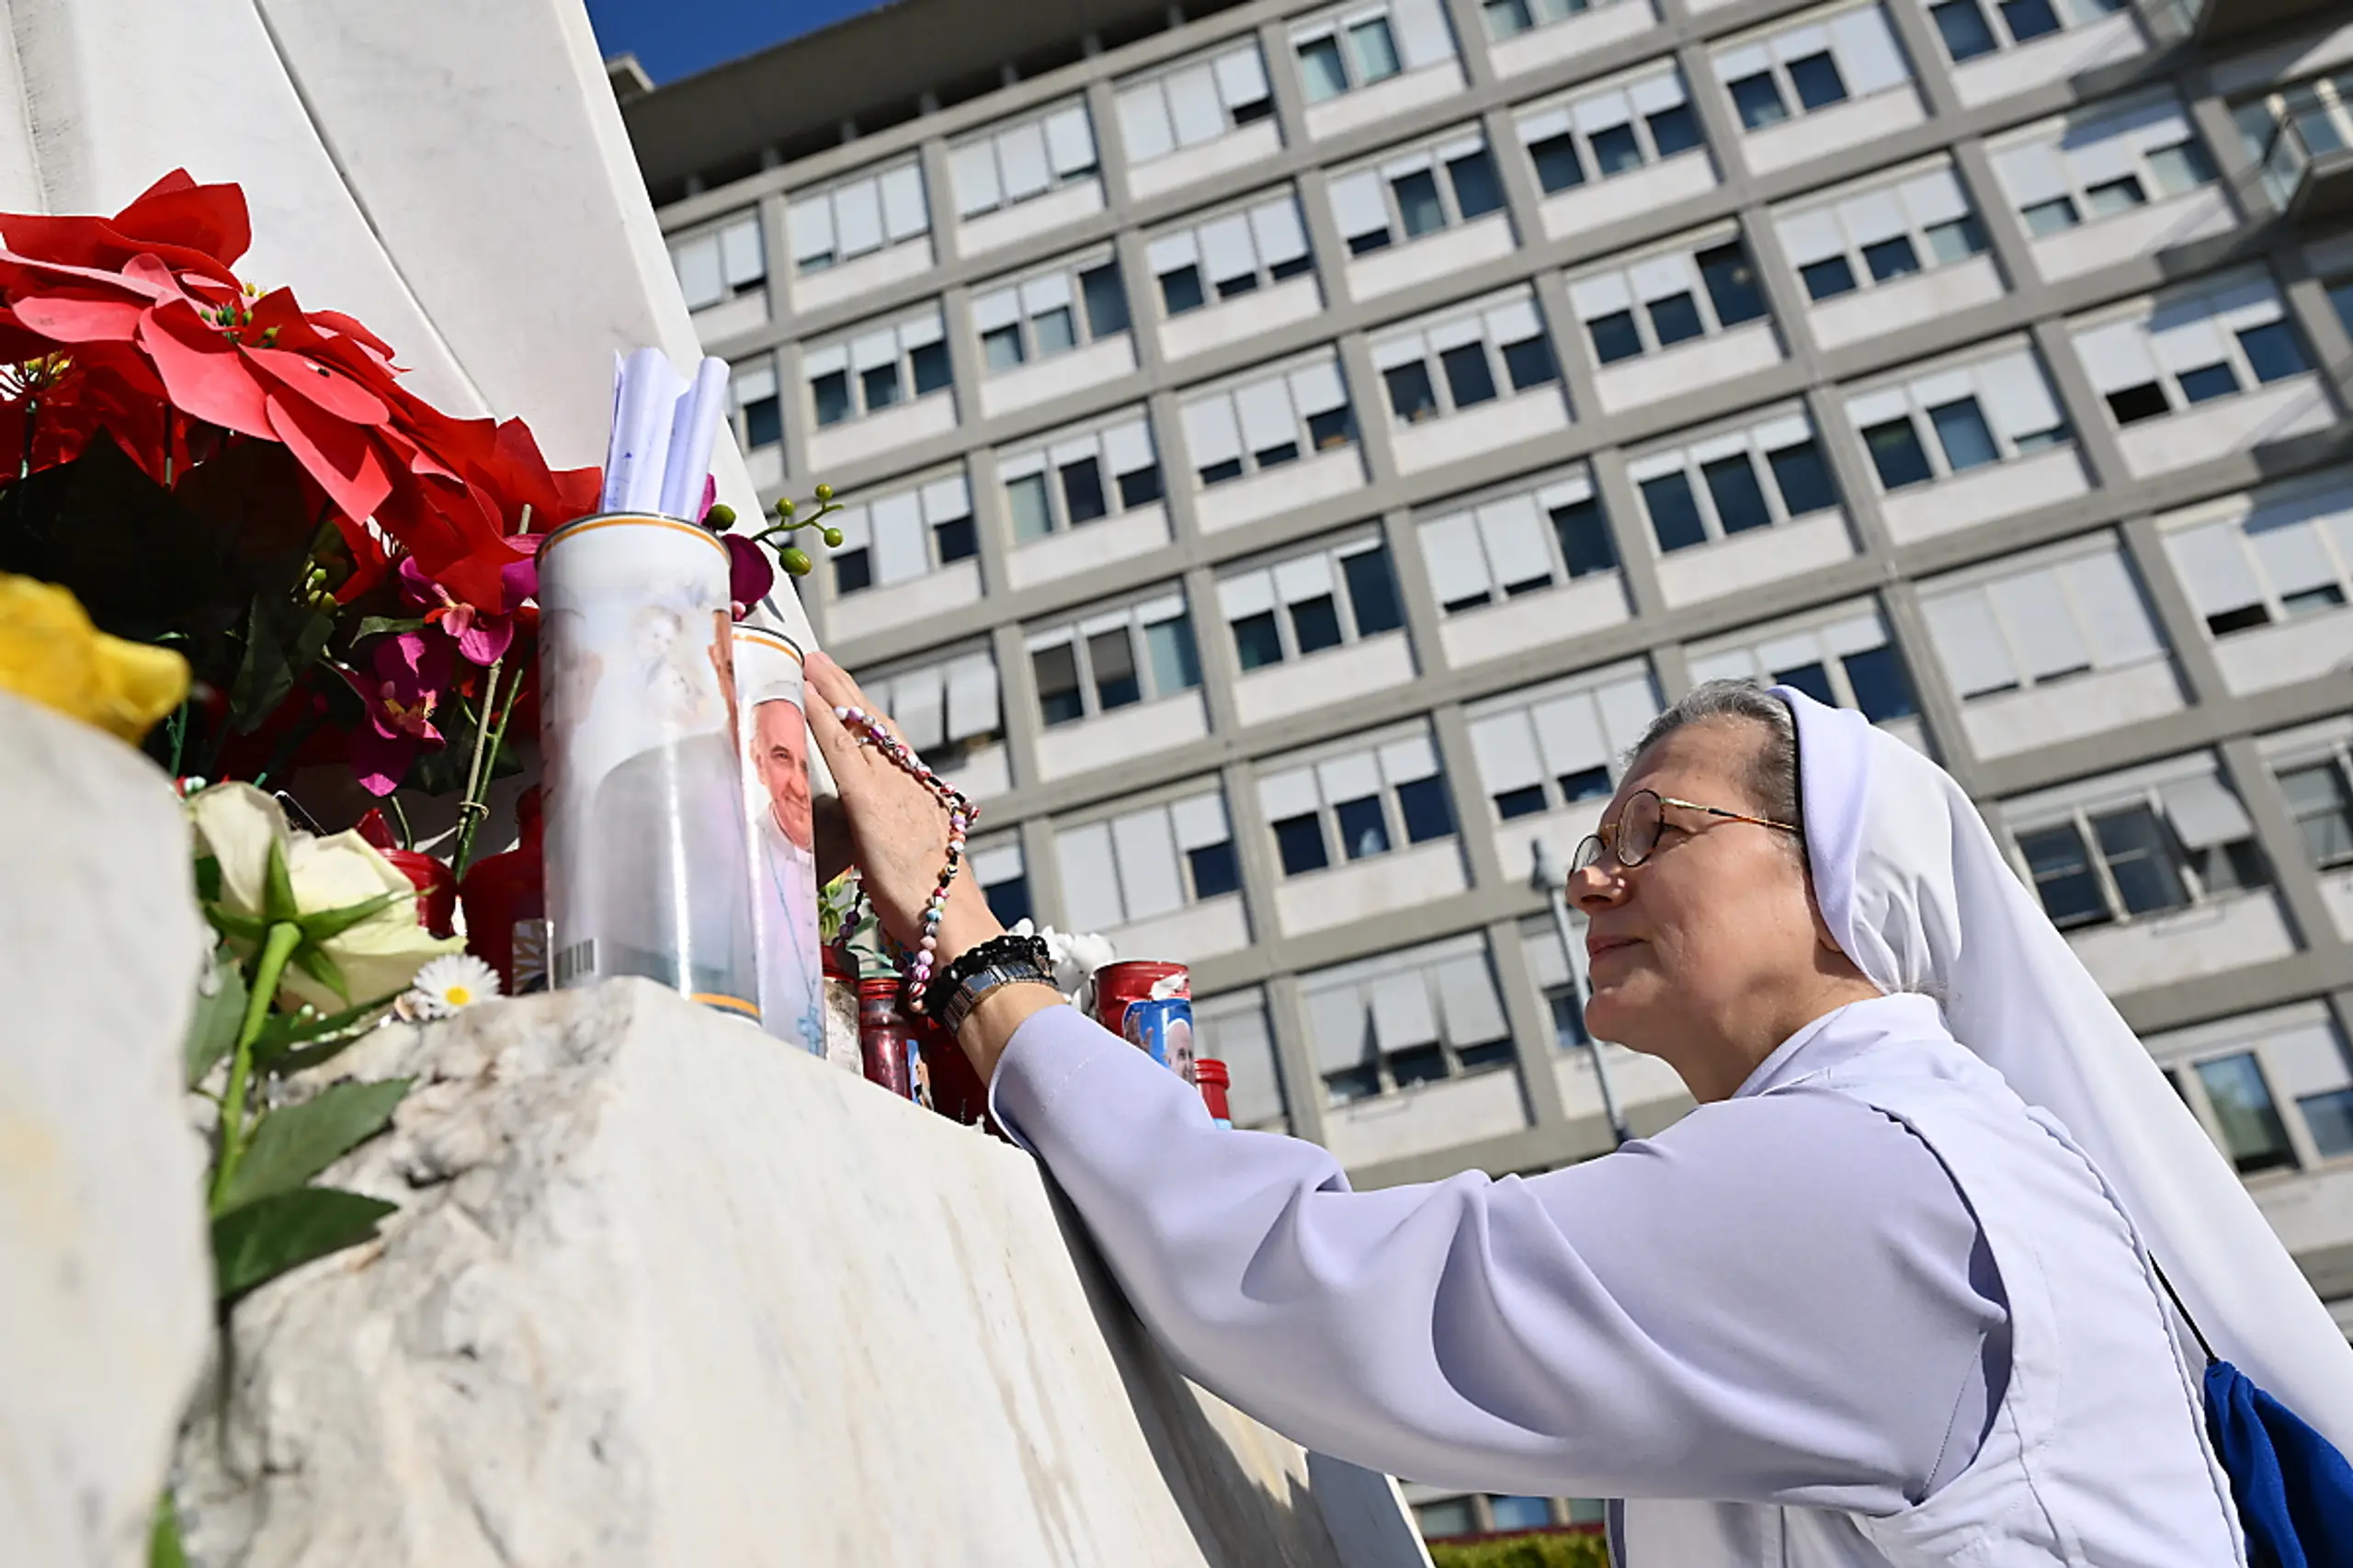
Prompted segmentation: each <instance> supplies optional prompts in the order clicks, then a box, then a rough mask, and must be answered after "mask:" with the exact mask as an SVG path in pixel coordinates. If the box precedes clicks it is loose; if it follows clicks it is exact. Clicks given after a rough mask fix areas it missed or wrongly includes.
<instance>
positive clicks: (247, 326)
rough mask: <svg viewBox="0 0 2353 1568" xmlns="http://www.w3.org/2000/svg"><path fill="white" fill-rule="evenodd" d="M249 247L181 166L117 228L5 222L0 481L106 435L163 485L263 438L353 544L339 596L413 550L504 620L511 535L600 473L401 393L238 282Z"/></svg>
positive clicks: (0, 264)
mask: <svg viewBox="0 0 2353 1568" xmlns="http://www.w3.org/2000/svg"><path fill="white" fill-rule="evenodd" d="M251 238H252V231H251V227H250V224H249V222H248V219H247V215H246V209H245V200H244V192H243V191H241V190H240V189H239V188H238V187H235V186H233V185H199V184H197V182H196V181H195V180H194V179H192V178H190V177H189V176H188V174H187V172H186V171H185V170H175V171H174V172H173V173H171V174H169V175H166V176H165V177H164V178H162V179H160V180H158V181H157V182H156V183H155V184H154V185H153V187H150V188H149V189H148V190H147V191H146V192H145V193H144V194H142V196H140V197H139V199H137V200H135V201H133V202H131V205H130V206H128V207H126V208H124V209H123V210H121V211H119V212H118V213H116V214H115V215H114V216H113V217H111V218H96V217H49V216H43V215H40V214H30V213H8V214H0V360H5V361H9V362H12V363H13V364H14V365H15V367H16V369H14V371H13V372H12V373H11V374H9V375H7V376H0V472H11V471H12V470H13V471H16V472H23V471H25V470H27V469H32V470H38V469H42V468H47V467H50V466H51V465H53V464H56V463H62V462H70V461H72V460H74V458H75V457H77V456H79V455H80V453H81V451H82V450H83V449H84V448H85V446H86V445H87V444H88V442H89V441H90V440H91V438H92V437H95V436H96V435H97V432H99V431H101V430H104V431H106V432H107V433H108V434H109V435H110V436H111V437H113V439H114V441H115V443H116V444H117V445H118V446H119V447H120V448H121V449H122V450H123V451H124V452H125V453H126V454H128V455H129V456H130V457H131V459H132V460H133V461H135V462H137V463H138V464H139V465H140V466H141V467H142V469H144V470H145V471H146V472H148V474H149V475H150V476H151V477H153V478H154V479H155V480H156V481H157V482H158V483H165V484H168V483H171V480H172V476H173V475H174V474H175V473H176V472H185V471H186V468H187V467H188V464H190V463H191V462H193V461H198V460H202V459H203V458H204V457H205V456H206V455H208V454H209V453H210V452H212V451H215V450H217V449H218V448H219V446H220V444H221V443H222V442H223V441H225V440H232V439H235V438H238V437H244V438H246V439H252V440H262V441H271V442H275V443H278V444H279V445H282V446H283V447H284V448H285V449H287V451H288V452H290V454H292V455H293V457H294V458H295V459H296V460H297V461H299V462H300V464H301V469H302V472H303V473H304V475H305V476H306V478H307V480H308V482H309V483H311V484H312V485H313V486H315V488H316V491H317V496H316V499H317V500H318V501H319V502H320V503H322V504H323V506H324V510H325V511H326V512H327V514H328V515H329V516H330V517H333V519H334V520H335V524H336V526H337V527H338V528H339V529H340V531H341V532H342V534H343V536H344V539H345V540H346V542H347V545H348V546H349V548H350V551H351V555H352V557H353V560H354V562H356V564H357V567H358V570H357V571H356V572H355V573H354V574H352V576H351V577H350V578H349V579H348V580H347V581H346V582H345V583H344V584H342V585H341V587H340V589H339V593H340V596H341V597H344V598H345V599H346V600H347V601H348V600H349V599H350V598H353V597H358V595H359V594H362V593H365V592H366V591H368V589H369V588H370V587H372V586H374V585H375V584H376V583H377V582H379V581H381V578H382V576H383V574H384V573H385V572H386V571H387V570H388V569H389V568H390V567H391V566H392V562H393V559H394V557H395V556H396V555H399V554H405V555H407V556H409V557H411V558H413V559H414V561H415V565H416V569H417V570H418V571H420V572H421V573H422V574H424V576H425V578H426V580H427V581H428V582H430V583H432V584H435V585H438V586H439V587H440V588H442V589H445V590H446V591H447V595H448V597H449V602H451V603H455V604H462V605H466V606H471V607H474V608H476V609H477V610H480V611H482V612H483V613H486V614H490V615H502V614H506V613H508V612H510V611H511V610H512V609H513V608H515V606H514V605H513V604H511V603H510V602H509V597H508V589H507V586H506V568H507V567H508V566H509V565H510V564H511V563H512V562H514V560H515V556H516V552H515V550H514V548H513V547H512V546H511V545H510V544H508V543H507V542H506V536H508V535H511V534H515V533H519V532H522V531H524V530H525V529H526V528H529V529H531V530H534V531H543V530H545V529H547V528H553V527H555V526H556V525H557V524H559V523H563V522H565V521H568V520H569V519H571V518H572V517H577V516H579V515H581V514H582V513H584V512H585V511H587V510H588V509H590V508H591V507H592V506H594V505H595V502H596V493H597V471H596V470H594V469H574V470H570V471H566V472H554V471H551V470H550V469H549V467H548V465H547V461H546V460H545V459H544V458H543V457H542V456H541V455H540V450H539V447H538V444H537V443H536V442H535V441H533V440H532V438H531V435H530V432H529V430H528V429H526V428H525V427H524V426H523V424H522V422H521V421H519V420H508V421H506V422H505V423H503V424H502V423H498V422H495V421H493V420H489V419H460V418H455V417H453V416H451V415H448V414H445V413H443V412H441V411H440V410H438V409H437V408H435V407H433V406H432V405H431V404H430V403H426V401H425V400H424V399H422V398H420V397H417V396H415V394H414V393H412V392H409V391H407V390H406V389H405V388H404V387H403V386H402V385H401V384H400V381H399V376H400V370H399V368H398V367H397V366H395V365H394V364H393V362H392V350H391V348H390V347H387V346H386V345H385V344H384V342H383V341H382V340H381V339H380V338H378V337H377V336H376V335H374V334H372V333H370V332H369V331H368V329H367V328H365V327H363V326H361V325H360V324H358V322H356V321H353V320H352V319H351V318H350V317H348V316H346V315H343V314H341V313H340V312H335V311H305V310H303V309H302V307H301V305H300V304H299V303H298V302H297V301H296V300H295V298H294V294H293V291H292V290H288V289H278V290H271V291H269V292H267V293H264V292H261V291H259V290H256V289H254V288H253V287H252V286H250V285H246V284H244V283H241V282H240V281H239V279H238V278H237V277H236V275H235V273H234V272H233V270H232V268H233V267H234V265H235V263H236V261H237V259H238V258H239V257H240V256H243V255H244V252H245V249H246V246H247V245H248V244H249V243H250V242H251Z"/></svg>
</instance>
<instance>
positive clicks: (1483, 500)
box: [1414, 463, 1625, 619]
mask: <svg viewBox="0 0 2353 1568" xmlns="http://www.w3.org/2000/svg"><path fill="white" fill-rule="evenodd" d="M1523 500H1525V501H1527V502H1529V504H1530V505H1532V506H1534V507H1535V509H1536V513H1537V516H1538V517H1539V519H1540V521H1539V523H1538V533H1539V534H1540V537H1541V538H1542V540H1543V544H1544V551H1545V559H1546V561H1547V562H1548V563H1549V565H1550V567H1551V570H1552V575H1551V577H1550V578H1549V579H1548V580H1547V581H1546V582H1545V583H1544V584H1543V585H1540V586H1538V585H1535V579H1533V578H1518V579H1515V580H1514V581H1512V582H1509V583H1506V582H1504V581H1503V580H1502V577H1501V574H1499V573H1498V572H1497V571H1496V569H1495V549H1494V547H1493V546H1492V545H1491V543H1490V541H1489V540H1488V537H1487V535H1488V530H1489V529H1490V528H1493V529H1496V530H1500V529H1502V528H1506V527H1508V526H1509V522H1508V519H1506V518H1501V517H1497V518H1495V519H1494V520H1489V519H1486V518H1483V517H1481V514H1482V513H1493V512H1497V511H1499V510H1501V509H1503V508H1516V506H1517V505H1518V503H1519V502H1521V501H1523ZM1578 506H1591V507H1592V508H1593V510H1594V512H1595V514H1596V515H1597V517H1598V518H1599V521H1600V525H1601V537H1602V540H1603V542H1605V543H1606V544H1607V545H1608V547H1609V562H1608V564H1607V565H1600V566H1587V567H1586V568H1585V569H1583V570H1578V569H1577V568H1575V567H1574V566H1572V565H1571V564H1570V562H1569V559H1568V551H1567V549H1566V547H1565V546H1563V543H1562V542H1561V528H1562V526H1563V525H1562V523H1561V517H1560V515H1561V514H1562V513H1563V512H1565V511H1568V510H1570V509H1572V508H1574V507H1578ZM1441 530H1446V531H1448V532H1451V533H1454V534H1456V535H1458V536H1463V537H1460V538H1459V539H1458V540H1453V541H1449V540H1446V539H1443V538H1440V537H1438V536H1439V534H1440V531H1441ZM1414 537H1415V543H1416V544H1417V545H1418V546H1419V547H1420V548H1421V551H1422V565H1423V570H1424V572H1425V573H1426V574H1427V575H1428V576H1429V578H1430V585H1431V588H1432V590H1433V592H1434V593H1435V592H1436V591H1438V587H1439V585H1440V582H1441V579H1442V578H1444V576H1445V575H1446V574H1445V573H1444V572H1443V571H1442V570H1440V569H1438V567H1436V566H1435V565H1434V564H1433V562H1434V561H1435V560H1436V559H1437V558H1438V556H1439V555H1441V554H1442V553H1446V552H1449V551H1463V550H1466V549H1467V550H1469V551H1472V552H1473V553H1475V555H1476V557H1477V559H1478V561H1479V562H1480V565H1481V568H1482V574H1483V577H1484V578H1485V581H1486V588H1485V591H1484V593H1483V595H1482V597H1479V598H1478V599H1476V600H1473V599H1472V598H1471V597H1470V596H1469V595H1467V594H1464V595H1457V596H1456V597H1453V598H1444V597H1441V598H1439V600H1438V616H1439V619H1446V618H1448V617H1449V616H1456V615H1474V614H1476V613H1477V612H1478V611H1480V610H1482V609H1486V608H1493V607H1494V606H1496V605H1499V604H1509V603H1510V602H1512V601H1513V600H1515V599H1520V598H1528V597H1534V596H1536V595H1539V594H1543V593H1549V592H1551V591H1552V590H1553V589H1555V588H1561V587H1565V586H1567V585H1570V584H1572V583H1575V582H1579V581H1582V580H1584V579H1586V578H1589V577H1602V576H1622V575H1623V574H1624V571H1625V562H1623V560H1621V559H1620V552H1619V550H1618V536H1617V530H1616V529H1615V528H1612V527H1611V526H1610V521H1609V508H1608V504H1607V503H1606V502H1604V501H1603V499H1602V496H1601V492H1600V490H1599V488H1598V487H1597V486H1596V485H1595V483H1593V476H1592V473H1591V472H1590V471H1589V470H1588V469H1587V468H1586V465H1585V464H1583V463H1578V464H1576V465H1574V467H1572V468H1570V469H1568V470H1564V471H1563V472H1558V473H1554V474H1552V475H1549V476H1547V477H1546V478H1544V479H1543V480H1541V481H1540V483H1536V484H1533V485H1529V484H1525V483H1522V484H1517V485H1514V486H1512V487H1510V488H1508V489H1506V490H1504V491H1502V492H1500V493H1497V494H1485V495H1482V496H1479V497H1477V498H1475V499H1472V500H1471V501H1468V502H1466V503H1460V504H1452V505H1449V506H1446V507H1445V509H1444V510H1442V511H1438V512H1436V513H1435V514H1434V515H1432V516H1427V517H1415V519H1414Z"/></svg>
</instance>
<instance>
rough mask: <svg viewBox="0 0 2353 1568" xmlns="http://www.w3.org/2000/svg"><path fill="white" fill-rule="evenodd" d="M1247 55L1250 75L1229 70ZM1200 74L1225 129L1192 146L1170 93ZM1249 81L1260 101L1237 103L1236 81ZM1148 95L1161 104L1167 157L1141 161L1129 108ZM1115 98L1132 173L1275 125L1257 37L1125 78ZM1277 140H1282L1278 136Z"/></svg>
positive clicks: (1148, 157)
mask: <svg viewBox="0 0 2353 1568" xmlns="http://www.w3.org/2000/svg"><path fill="white" fill-rule="evenodd" d="M1244 55H1247V56H1249V57H1250V61H1251V67H1250V69H1249V70H1248V71H1242V70H1238V69H1230V68H1229V66H1228V62H1231V61H1233V60H1235V59H1237V58H1239V57H1241V56H1244ZM1197 71H1206V72H1207V73H1208V74H1209V79H1210V91H1211V94H1212V95H1214V97H1216V99H1217V104H1218V109H1219V112H1220V113H1221V114H1222V116H1223V117H1224V119H1225V128H1224V129H1223V130H1222V131H1219V132H1218V133H1217V134H1216V135H1214V136H1203V137H1197V138H1195V139H1194V140H1192V141H1190V142H1188V141H1187V140H1185V138H1184V135H1183V133H1182V132H1181V131H1180V130H1179V129H1178V127H1177V123H1176V105H1175V103H1174V101H1173V100H1172V98H1171V97H1170V93H1169V87H1170V84H1171V83H1172V82H1173V81H1175V79H1176V78H1177V77H1179V76H1184V75H1187V74H1191V73H1193V72H1197ZM1250 75H1255V76H1256V80H1257V84H1258V85H1257V96H1256V97H1240V98H1239V99H1238V101H1237V99H1236V97H1234V95H1235V94H1236V92H1237V89H1236V88H1235V87H1234V85H1233V80H1234V79H1235V78H1237V77H1246V76H1250ZM1145 93H1150V94H1151V95H1153V97H1154V98H1156V99H1157V100H1158V104H1159V116H1160V120H1161V123H1163V124H1165V126H1166V127H1167V128H1168V147H1167V150H1166V151H1165V152H1160V153H1148V154H1145V155H1143V156H1141V157H1140V156H1138V155H1137V153H1136V144H1137V141H1138V138H1137V137H1136V136H1135V134H1134V133H1133V131H1132V129H1131V124H1130V113H1131V111H1130V109H1129V102H1130V100H1131V98H1138V97H1140V95H1142V94H1145ZM1111 97H1112V104H1113V108H1112V114H1113V117H1114V118H1115V119H1117V120H1118V121H1119V123H1120V151H1121V153H1122V155H1123V156H1124V157H1125V158H1126V159H1127V164H1128V166H1129V167H1130V168H1142V167H1143V166H1144V165H1148V164H1156V163H1158V162H1160V160H1162V159H1163V158H1172V157H1175V156H1176V154H1177V153H1184V152H1189V151H1191V150H1192V149H1194V148H1196V147H1206V146H1208V145H1210V144H1211V142H1221V141H1223V140H1224V139H1225V138H1226V137H1228V136H1232V135H1234V134H1235V133H1237V132H1239V131H1245V130H1247V129H1248V128H1249V127H1251V126H1253V125H1258V124H1262V123H1275V94H1274V83H1273V82H1272V80H1271V79H1270V78H1269V77H1268V75H1267V57H1266V51H1264V50H1262V49H1260V48H1259V47H1258V39H1257V36H1256V34H1253V33H1245V34H1243V35H1241V36H1240V39H1239V40H1238V41H1237V40H1233V39H1228V40H1225V41H1223V42H1222V43H1219V44H1213V45H1211V47H1210V48H1209V49H1207V50H1203V51H1199V52H1198V53H1195V54H1190V55H1188V56H1186V57H1185V58H1183V59H1181V60H1175V61H1171V62H1168V63H1166V64H1165V65H1162V66H1158V67H1156V68H1154V70H1151V71H1148V72H1143V73H1141V74H1137V75H1133V76H1129V77H1125V78H1122V79H1121V80H1120V81H1118V82H1115V83H1113V84H1112V85H1111ZM1249 108H1256V109H1259V110H1260V111H1261V112H1259V113H1256V114H1250V115H1245V114H1244V113H1243V110H1245V109H1249ZM1278 135H1279V132H1278Z"/></svg>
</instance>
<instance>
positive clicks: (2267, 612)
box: [2165, 483, 2353, 638]
mask: <svg viewBox="0 0 2353 1568" xmlns="http://www.w3.org/2000/svg"><path fill="white" fill-rule="evenodd" d="M2230 507H2231V513H2232V515H2230V516H2228V517H2224V518H2222V519H2221V520H2217V521H2211V522H2205V523H2201V524H2198V525H2196V526H2191V527H2184V528H2176V529H2174V530H2173V531H2171V532H2169V533H2168V534H2167V535H2166V536H2165V550H2166V552H2167V554H2169V555H2170V556H2171V557H2172V559H2173V565H2174V572H2175V574H2176V575H2177V576H2178V577H2179V578H2180V579H2181V582H2182V585H2183V586H2184V587H2185V588H2187V589H2188V591H2189V599H2190V603H2191V605H2192V606H2194V607H2195V608H2196V609H2197V611H2198V613H2199V615H2200V616H2201V617H2202V618H2204V619H2205V622H2206V629H2207V631H2210V632H2211V633H2212V634H2213V635H2214V636H2215V637H2217V638H2223V637H2229V636H2231V635H2233V634H2234V633H2236V632H2241V631H2252V630H2254V629H2255V628H2256V627H2260V626H2269V625H2272V624H2275V623H2277V622H2280V621H2288V620H2293V619H2297V618H2298V617H2300V616H2306V615H2313V614H2318V613H2322V612H2325V611H2327V610H2332V609H2335V608H2337V607H2338V606H2340V605H2343V604H2345V603H2346V602H2347V599H2348V597H2353V488H2347V487H2346V486H2344V485H2343V484H2342V483H2339V484H2338V485H2336V487H2335V488H2331V489H2325V490H2321V491H2314V492H2305V493H2289V494H2281V495H2277V496H2273V497H2270V498H2268V499H2265V500H2262V501H2259V502H2257V501H2246V500H2241V501H2238V502H2235V503H2232V504H2230Z"/></svg>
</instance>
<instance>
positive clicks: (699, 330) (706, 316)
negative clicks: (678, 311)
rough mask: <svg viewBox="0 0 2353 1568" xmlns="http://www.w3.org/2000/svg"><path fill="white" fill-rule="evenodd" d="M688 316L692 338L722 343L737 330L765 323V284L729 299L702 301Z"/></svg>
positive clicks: (766, 295) (766, 311)
mask: <svg viewBox="0 0 2353 1568" xmlns="http://www.w3.org/2000/svg"><path fill="white" fill-rule="evenodd" d="M688 319H689V320H691V321H692V322H693V323H694V324H695V341H696V342H698V343H703V344H712V343H724V342H726V341H727V340H728V339H729V338H731V337H733V336H734V335H736V334H738V333H745V332H749V331H751V330H752V329H753V328H754V327H756V326H766V325H767V320H768V291H767V290H766V289H765V288H761V289H747V290H745V291H744V292H743V293H741V294H738V295H736V296H735V297H734V298H733V299H732V300H722V301H720V302H719V303H717V304H715V305H705V306H704V307H703V308H702V309H701V310H699V311H697V312H694V313H693V315H692V316H690V317H689V318H688Z"/></svg>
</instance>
